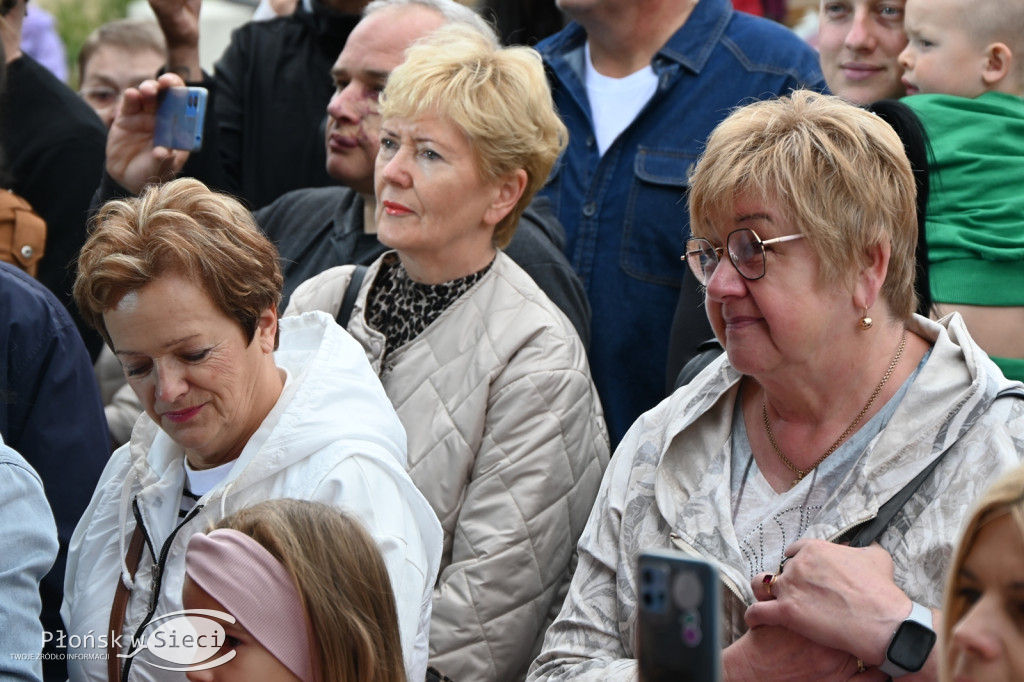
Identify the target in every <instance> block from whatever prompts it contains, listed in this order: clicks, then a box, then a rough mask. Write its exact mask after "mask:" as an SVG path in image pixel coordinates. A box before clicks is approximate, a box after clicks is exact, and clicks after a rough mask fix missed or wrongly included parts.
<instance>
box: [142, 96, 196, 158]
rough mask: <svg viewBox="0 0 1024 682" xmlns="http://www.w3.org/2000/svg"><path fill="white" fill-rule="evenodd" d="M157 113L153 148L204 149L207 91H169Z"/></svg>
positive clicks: (161, 101) (158, 106)
mask: <svg viewBox="0 0 1024 682" xmlns="http://www.w3.org/2000/svg"><path fill="white" fill-rule="evenodd" d="M161 97H162V99H161V100H160V104H159V105H157V110H156V128H155V129H154V131H153V144H154V146H160V147H167V148H169V149H184V150H186V151H192V152H194V151H198V150H199V149H201V148H202V146H203V120H204V119H205V117H206V98H207V91H206V88H198V87H191V88H168V89H167V90H164V92H163V94H162V95H161Z"/></svg>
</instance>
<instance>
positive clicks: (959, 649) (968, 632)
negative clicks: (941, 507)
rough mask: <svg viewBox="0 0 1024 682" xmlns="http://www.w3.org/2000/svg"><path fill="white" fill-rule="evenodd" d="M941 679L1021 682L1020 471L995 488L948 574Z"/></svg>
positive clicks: (1023, 550)
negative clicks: (1018, 681) (1015, 681)
mask: <svg viewBox="0 0 1024 682" xmlns="http://www.w3.org/2000/svg"><path fill="white" fill-rule="evenodd" d="M942 648H943V651H944V654H943V660H942V679H943V681H944V682H952V680H985V682H1010V681H1011V680H1021V679H1024V467H1022V468H1018V469H1014V470H1012V471H1010V472H1009V473H1007V474H1006V475H1004V476H1003V477H1002V478H1000V479H999V480H998V481H996V482H995V484H993V486H992V487H991V488H990V489H989V491H988V492H987V493H985V495H984V496H983V497H982V498H981V500H980V501H979V502H978V506H977V508H976V509H975V511H974V514H973V515H972V516H971V518H970V520H969V521H968V522H967V526H966V528H965V529H964V534H963V538H962V539H961V541H960V545H959V547H957V550H956V554H955V556H954V558H953V565H952V566H951V567H950V571H949V583H948V586H947V588H946V610H945V620H944V621H943V624H942Z"/></svg>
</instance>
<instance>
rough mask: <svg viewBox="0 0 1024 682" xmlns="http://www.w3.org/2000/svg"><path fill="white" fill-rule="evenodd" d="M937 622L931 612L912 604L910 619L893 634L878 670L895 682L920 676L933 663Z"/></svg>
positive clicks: (903, 621) (905, 620)
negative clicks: (895, 680)
mask: <svg viewBox="0 0 1024 682" xmlns="http://www.w3.org/2000/svg"><path fill="white" fill-rule="evenodd" d="M935 628H936V623H935V618H934V615H933V613H932V611H931V609H929V608H927V607H925V606H922V605H920V604H917V603H914V602H911V610H910V613H909V615H907V617H906V618H904V619H903V620H902V621H901V622H900V623H899V625H898V626H897V627H896V629H895V630H894V632H893V634H892V637H891V638H890V639H889V643H888V645H887V647H886V650H885V655H884V659H883V661H882V663H881V665H879V666H878V668H879V670H881V671H882V672H883V673H885V674H887V675H889V676H890V677H892V678H900V679H903V678H907V679H910V676H911V675H913V674H914V673H918V672H920V671H922V670H924V668H925V667H926V665H927V663H928V662H929V661H930V660H931V659H933V657H934V651H935V642H936V639H937V638H936V634H935Z"/></svg>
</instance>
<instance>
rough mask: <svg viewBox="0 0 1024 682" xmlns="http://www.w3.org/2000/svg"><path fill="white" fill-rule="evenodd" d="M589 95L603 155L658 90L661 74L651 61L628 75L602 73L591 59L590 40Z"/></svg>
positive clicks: (586, 52) (587, 58)
mask: <svg viewBox="0 0 1024 682" xmlns="http://www.w3.org/2000/svg"><path fill="white" fill-rule="evenodd" d="M583 61H584V62H585V63H586V68H587V71H586V86H587V98H588V99H589V100H590V111H591V114H592V115H593V117H594V134H595V136H596V137H597V148H598V150H599V151H600V152H601V156H604V153H605V152H606V151H608V148H609V147H611V146H612V143H613V142H615V138H617V137H618V136H619V134H620V133H621V132H622V131H623V130H625V129H626V126H628V125H629V124H630V123H632V122H633V119H635V118H636V117H637V114H639V113H640V110H641V109H643V108H644V106H645V105H646V104H647V102H648V100H650V99H651V97H652V96H653V95H654V93H655V91H657V89H658V76H657V75H656V74H655V73H654V69H653V68H651V66H650V64H648V65H647V66H646V67H644V68H642V69H640V70H639V71H636V72H634V73H631V74H629V75H628V76H626V77H625V78H610V77H608V76H602V75H601V74H599V73H598V72H597V71H596V70H595V69H594V64H593V62H592V61H591V59H590V43H589V42H587V43H586V46H585V47H584V59H583Z"/></svg>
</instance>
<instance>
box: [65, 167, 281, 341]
mask: <svg viewBox="0 0 1024 682" xmlns="http://www.w3.org/2000/svg"><path fill="white" fill-rule="evenodd" d="M169 272H177V273H181V274H183V275H185V276H187V277H189V278H190V279H192V280H193V281H195V282H197V283H200V284H201V286H202V288H203V289H204V290H205V291H206V293H207V294H209V296H210V298H211V299H212V300H213V302H214V304H215V305H216V306H217V308H218V309H219V310H220V311H221V312H223V313H224V314H225V315H227V316H228V317H229V318H231V319H233V320H235V321H236V322H238V324H239V326H241V328H242V331H243V332H244V333H245V334H246V337H247V339H248V340H249V341H252V339H253V338H254V336H255V334H256V327H257V325H258V323H259V319H260V315H261V314H262V313H263V312H264V311H265V310H267V309H268V308H274V309H275V310H276V309H277V305H278V304H279V303H280V301H281V289H282V287H283V285H284V279H283V278H282V276H281V267H280V265H279V264H278V253H277V248H276V247H275V246H274V245H273V244H272V243H271V242H270V240H269V239H267V237H266V236H265V235H264V234H263V232H261V231H260V229H259V227H257V226H256V222H255V221H254V220H253V217H252V214H251V213H249V211H247V210H246V209H245V207H243V206H242V204H241V203H240V202H239V201H238V200H236V199H234V198H232V197H229V196H227V195H225V194H220V193H218V192H214V191H212V190H210V189H209V188H207V186H206V185H204V184H203V183H201V182H199V181H198V180H194V179H192V178H180V179H178V180H173V181H171V182H168V183H166V184H163V185H151V186H149V187H147V188H146V189H145V190H144V191H143V193H142V194H141V195H140V196H139V197H137V198H130V199H117V200H114V201H110V202H108V203H106V204H105V205H104V206H103V208H101V209H100V211H99V213H97V214H96V216H95V217H94V218H93V220H92V226H91V228H90V233H89V236H88V238H87V239H86V241H85V245H84V246H82V251H81V253H80V254H79V257H78V275H77V277H76V278H75V288H74V294H75V302H76V303H77V304H78V308H79V309H80V310H81V313H82V318H83V319H84V320H85V321H86V322H87V323H88V324H90V325H91V326H93V327H94V328H96V329H97V330H98V331H99V332H100V333H101V334H102V335H103V338H104V339H106V341H107V344H108V345H110V346H111V348H113V344H111V341H110V335H109V334H108V333H107V327H106V324H105V323H104V321H103V313H104V312H106V311H108V310H111V309H113V308H114V307H116V306H117V304H118V303H119V302H120V300H121V298H122V297H124V295H125V294H127V293H129V292H131V291H137V290H138V289H141V288H142V287H144V286H145V285H146V284H148V283H149V282H151V281H153V280H154V279H156V278H157V277H160V276H161V275H163V274H165V273H169ZM275 347H276V343H275Z"/></svg>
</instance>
